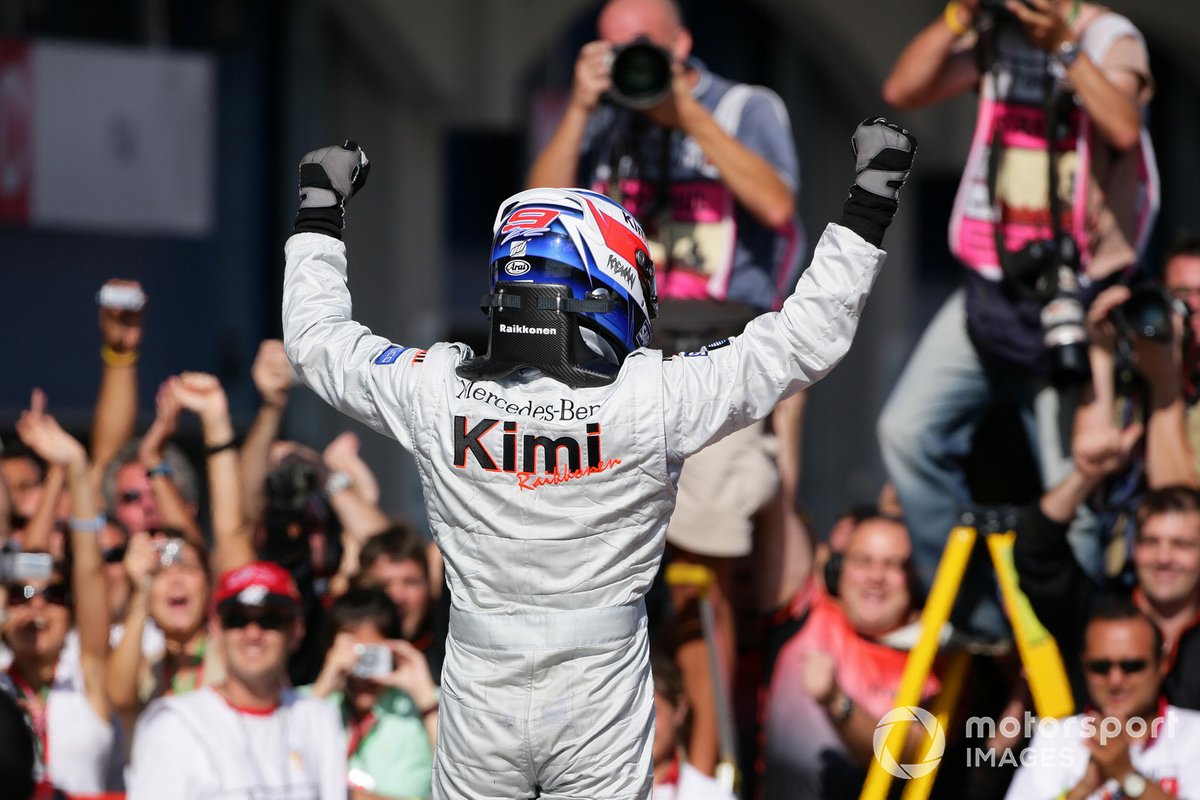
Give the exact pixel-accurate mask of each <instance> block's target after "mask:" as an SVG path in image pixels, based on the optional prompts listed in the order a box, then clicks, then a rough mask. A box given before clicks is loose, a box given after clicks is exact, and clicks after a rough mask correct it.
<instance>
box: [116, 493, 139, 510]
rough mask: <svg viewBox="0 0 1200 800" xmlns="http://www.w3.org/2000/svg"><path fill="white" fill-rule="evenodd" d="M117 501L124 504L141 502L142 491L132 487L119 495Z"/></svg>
mask: <svg viewBox="0 0 1200 800" xmlns="http://www.w3.org/2000/svg"><path fill="white" fill-rule="evenodd" d="M117 502H118V503H120V504H121V505H123V506H128V505H132V504H134V503H140V502H142V493H141V492H140V491H138V490H137V489H130V490H129V491H128V492H121V493H120V494H118V495H117Z"/></svg>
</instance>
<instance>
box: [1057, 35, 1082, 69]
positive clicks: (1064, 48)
mask: <svg viewBox="0 0 1200 800" xmlns="http://www.w3.org/2000/svg"><path fill="white" fill-rule="evenodd" d="M1054 57H1055V58H1056V59H1058V63H1060V64H1062V65H1063V66H1064V67H1069V66H1071V65H1072V64H1074V63H1075V59H1077V58H1079V42H1074V41H1071V40H1070V39H1063V41H1062V44H1060V45H1059V46H1058V49H1057V50H1055V51H1054Z"/></svg>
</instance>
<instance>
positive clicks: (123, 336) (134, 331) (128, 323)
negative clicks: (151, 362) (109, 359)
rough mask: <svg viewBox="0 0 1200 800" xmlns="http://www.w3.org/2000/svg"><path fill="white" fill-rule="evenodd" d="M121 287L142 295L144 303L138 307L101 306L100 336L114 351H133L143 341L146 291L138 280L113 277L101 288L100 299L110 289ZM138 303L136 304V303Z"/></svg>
mask: <svg viewBox="0 0 1200 800" xmlns="http://www.w3.org/2000/svg"><path fill="white" fill-rule="evenodd" d="M110 287H111V288H115V289H119V290H121V291H122V292H124V293H129V294H136V295H141V297H142V305H141V306H139V307H137V308H131V307H123V306H122V305H118V304H111V305H103V304H102V305H101V306H100V338H101V341H103V343H104V346H105V347H107V348H109V349H110V350H112V351H113V352H114V353H132V352H134V351H136V350H137V349H138V347H139V346H141V343H142V321H143V319H144V317H145V297H146V296H145V293H144V292H143V291H142V285H141V284H140V283H138V282H137V281H127V280H121V279H119V278H113V279H112V280H109V281H105V283H104V286H103V287H101V289H100V295H99V297H100V299H101V300H103V299H104V298H105V297H106V296H107V294H108V290H109V289H110ZM135 305H136V304H135Z"/></svg>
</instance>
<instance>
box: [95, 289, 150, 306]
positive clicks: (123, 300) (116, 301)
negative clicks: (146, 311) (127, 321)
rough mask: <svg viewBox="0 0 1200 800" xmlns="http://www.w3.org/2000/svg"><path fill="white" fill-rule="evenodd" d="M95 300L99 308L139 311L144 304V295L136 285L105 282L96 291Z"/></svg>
mask: <svg viewBox="0 0 1200 800" xmlns="http://www.w3.org/2000/svg"><path fill="white" fill-rule="evenodd" d="M96 302H97V303H98V304H99V305H100V307H101V308H110V309H114V310H117V311H141V310H142V309H143V308H144V307H145V306H146V295H145V293H144V292H142V290H141V289H139V288H138V287H136V286H122V285H121V284H113V283H106V284H104V286H102V287H101V288H100V291H99V292H97V293H96Z"/></svg>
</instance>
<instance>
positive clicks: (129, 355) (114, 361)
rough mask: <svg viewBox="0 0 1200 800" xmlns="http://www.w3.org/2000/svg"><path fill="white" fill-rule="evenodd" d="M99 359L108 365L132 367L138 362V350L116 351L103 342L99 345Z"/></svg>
mask: <svg viewBox="0 0 1200 800" xmlns="http://www.w3.org/2000/svg"><path fill="white" fill-rule="evenodd" d="M100 360H101V361H103V362H104V363H105V364H106V365H108V366H110V367H132V366H133V365H134V364H136V363H137V362H138V351H137V350H129V351H127V352H125V353H118V352H117V351H116V350H113V349H112V348H111V347H109V346H108V345H106V344H105V345H101V346H100Z"/></svg>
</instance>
